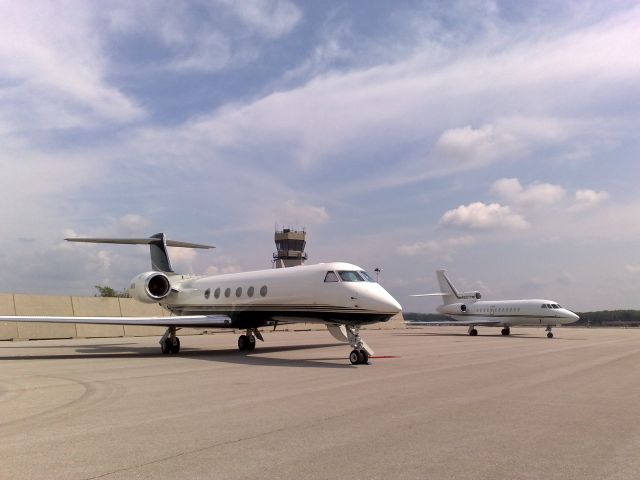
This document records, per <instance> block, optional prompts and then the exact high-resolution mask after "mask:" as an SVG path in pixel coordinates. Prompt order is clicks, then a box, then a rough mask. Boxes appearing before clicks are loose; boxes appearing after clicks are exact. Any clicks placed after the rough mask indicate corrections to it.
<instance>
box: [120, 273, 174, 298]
mask: <svg viewBox="0 0 640 480" xmlns="http://www.w3.org/2000/svg"><path fill="white" fill-rule="evenodd" d="M170 293H171V282H169V277H167V276H166V275H165V274H164V273H161V272H144V273H141V274H140V275H137V276H136V277H134V279H133V280H131V283H130V284H129V295H130V296H131V298H135V299H136V300H138V301H139V302H142V303H157V302H159V301H160V300H162V299H163V298H166V297H167V296H168V295H169V294H170Z"/></svg>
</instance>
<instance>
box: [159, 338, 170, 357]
mask: <svg viewBox="0 0 640 480" xmlns="http://www.w3.org/2000/svg"><path fill="white" fill-rule="evenodd" d="M160 351H161V352H162V353H163V354H164V355H167V354H169V353H171V340H170V339H168V338H167V339H165V341H164V342H162V343H161V344H160Z"/></svg>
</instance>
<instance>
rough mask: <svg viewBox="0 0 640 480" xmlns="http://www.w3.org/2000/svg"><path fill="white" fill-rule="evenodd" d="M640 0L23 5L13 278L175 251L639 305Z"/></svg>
mask: <svg viewBox="0 0 640 480" xmlns="http://www.w3.org/2000/svg"><path fill="white" fill-rule="evenodd" d="M638 25H640V4H639V3H638V2H629V1H611V2H584V1H580V2H577V1H576V2H511V1H510V2H497V1H459V2H455V1H453V2H450V1H446V2H444V1H443V2H428V1H426V2H425V1H396V2H371V1H350V2H347V1H323V2H312V1H309V2H294V1H286V0H281V1H276V0H245V1H242V2H234V1H231V0H211V1H204V0H203V1H192V2H187V1H185V2H169V1H139V2H124V1H104V2H85V1H50V2H42V1H39V2H36V1H25V2H12V1H3V2H0V36H1V37H2V38H0V40H1V41H0V165H1V166H2V175H1V176H0V200H2V204H3V207H4V208H2V209H1V210H0V221H1V222H2V226H3V228H2V232H3V234H2V236H1V238H0V252H1V253H0V268H1V270H2V272H3V274H2V275H1V276H0V291H4V292H25V293H48V294H93V293H94V290H93V285H95V284H108V285H111V286H113V287H116V288H122V287H124V286H125V285H126V284H127V283H128V281H129V279H130V278H131V277H133V276H134V275H135V274H136V273H137V272H139V271H141V270H145V269H147V268H148V261H149V260H148V254H147V252H146V250H145V249H144V248H142V247H140V248H138V247H118V246H97V245H70V244H66V243H65V242H64V241H63V238H64V237H65V236H73V235H81V236H129V235H131V236H139V235H144V236H146V235H150V234H153V233H156V232H160V231H164V232H166V233H167V234H168V235H169V236H170V238H174V239H177V240H186V241H194V242H203V243H212V244H214V245H216V246H217V249H216V250H214V251H212V252H211V251H209V252H194V251H190V250H182V249H174V250H173V252H172V254H173V256H174V267H176V268H177V269H180V270H182V271H184V272H188V273H192V272H193V273H212V274H214V273H219V272H233V271H242V270H250V269H260V268H269V267H270V258H271V253H272V252H273V249H274V245H273V230H274V225H275V224H279V225H285V226H299V227H302V226H304V227H305V228H306V229H307V231H308V247H307V251H308V253H309V255H310V261H312V262H319V261H333V260H341V261H349V262H352V263H356V264H358V265H360V266H362V267H364V268H366V269H368V270H373V269H374V268H375V267H380V268H383V273H382V276H381V282H382V283H383V285H384V286H385V287H386V288H387V289H388V290H389V291H390V292H391V293H392V294H393V295H395V296H396V297H397V298H398V299H399V301H400V302H401V303H402V304H403V306H404V308H405V310H407V311H424V312H429V311H433V309H434V307H435V305H436V301H435V300H432V299H414V298H410V297H408V295H409V294H410V293H420V292H425V291H434V290H436V282H435V275H434V273H433V272H434V270H435V269H436V268H447V269H448V270H449V272H450V274H451V277H452V278H453V279H454V280H455V281H457V282H458V283H459V284H460V285H461V287H465V288H466V289H480V290H482V291H483V292H484V293H485V297H486V298H523V297H546V298H551V299H554V300H556V301H558V302H560V303H562V304H564V305H566V306H567V307H569V308H572V309H575V310H588V309H605V308H606V309H614V308H640V249H639V248H638V247H639V245H640V242H639V241H640V221H639V220H638V219H640V189H639V188H638V183H639V180H640V161H639V160H640V159H639V158H638V153H639V151H640V148H639V140H638V134H637V132H638V131H639V130H640V128H639V127H640V116H639V113H640V56H638V51H639V50H640V29H638V28H637V26H638Z"/></svg>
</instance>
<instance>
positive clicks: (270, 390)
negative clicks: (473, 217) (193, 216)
mask: <svg viewBox="0 0 640 480" xmlns="http://www.w3.org/2000/svg"><path fill="white" fill-rule="evenodd" d="M512 332H513V334H512V336H510V337H502V336H501V335H500V332H499V330H498V329H491V328H481V329H480V335H479V336H478V337H469V336H468V335H466V329H465V328H464V327H462V328H460V327H458V328H456V327H430V328H412V329H406V330H387V331H366V332H364V338H365V339H366V341H367V343H369V344H370V345H371V346H372V347H373V348H374V349H375V350H376V355H378V356H382V357H386V358H374V359H373V360H372V365H359V366H352V365H350V363H349V361H348V359H347V356H348V354H349V351H350V348H349V347H348V345H345V344H338V343H336V342H335V341H334V340H333V338H332V337H331V336H330V335H329V334H328V332H276V333H270V332H265V340H266V343H264V344H262V343H260V342H258V343H259V345H258V348H257V350H256V351H255V352H252V353H248V354H247V353H240V352H238V351H236V350H235V348H234V347H235V343H236V336H235V335H231V334H221V335H214V336H193V337H184V338H183V339H182V351H181V352H180V354H179V355H177V356H173V355H171V356H163V355H160V354H159V353H158V352H159V345H158V343H157V341H158V339H157V338H118V339H92V340H79V339H76V340H54V341H52V340H46V341H45V340H38V341H31V342H0V458H1V459H2V460H1V463H0V478H1V479H3V480H4V479H95V478H100V479H109V480H114V479H130V478H136V479H156V478H185V479H187V478H188V479H243V480H246V479H252V478H260V479H283V478H287V479H288V478H296V479H337V478H340V479H342V478H344V479H385V480H386V479H465V480H467V479H545V480H550V479H563V480H567V479H580V480H584V479H616V480H620V479H637V478H639V477H640V454H639V453H638V452H640V409H639V408H638V405H639V403H640V374H639V367H640V329H582V328H562V329H561V328H558V329H556V330H555V334H556V338H554V339H552V340H549V339H547V338H546V337H545V334H544V330H543V329H536V328H513V329H512Z"/></svg>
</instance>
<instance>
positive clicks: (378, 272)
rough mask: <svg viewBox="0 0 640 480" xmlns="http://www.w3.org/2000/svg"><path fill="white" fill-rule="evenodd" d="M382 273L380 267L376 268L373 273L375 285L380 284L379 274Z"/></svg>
mask: <svg viewBox="0 0 640 480" xmlns="http://www.w3.org/2000/svg"><path fill="white" fill-rule="evenodd" d="M381 271H382V269H381V268H380V267H376V268H375V270H374V272H376V283H380V281H379V278H380V272H381Z"/></svg>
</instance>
